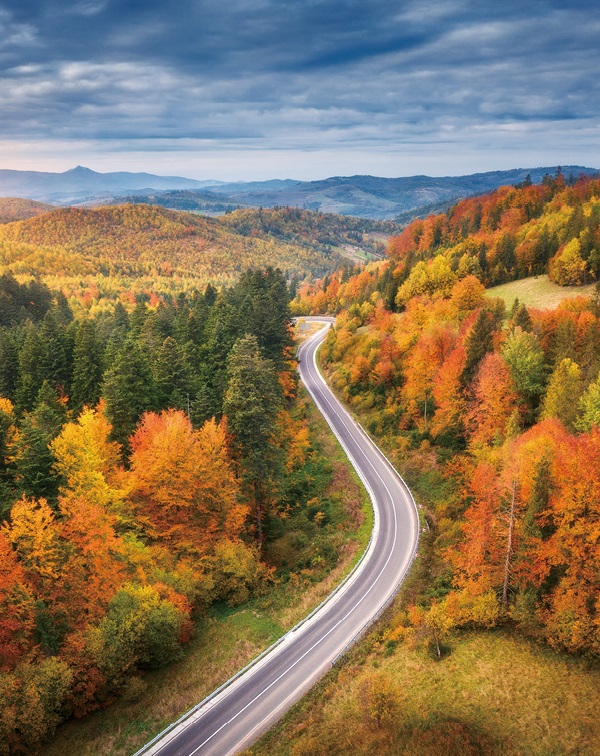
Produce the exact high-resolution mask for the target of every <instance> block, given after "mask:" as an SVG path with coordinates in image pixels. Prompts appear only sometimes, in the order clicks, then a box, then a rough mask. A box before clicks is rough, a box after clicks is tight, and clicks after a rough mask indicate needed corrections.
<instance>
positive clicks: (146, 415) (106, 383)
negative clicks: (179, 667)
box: [0, 269, 360, 753]
mask: <svg viewBox="0 0 600 756" xmlns="http://www.w3.org/2000/svg"><path fill="white" fill-rule="evenodd" d="M0 313H1V314H2V318H3V320H2V327H1V328H0V366H1V373H2V375H1V378H0V397H1V398H0V649H1V650H0V670H1V671H2V676H1V677H0V742H1V743H2V744H3V746H2V747H3V748H4V750H3V751H2V752H6V749H7V748H8V749H9V751H10V753H13V752H14V753H31V752H34V751H36V750H37V749H38V747H39V744H40V742H42V741H43V740H44V739H45V738H46V737H47V736H48V735H49V734H51V733H52V731H53V730H54V728H55V727H56V725H57V723H58V722H60V721H61V719H63V718H64V717H66V716H69V715H71V714H74V715H76V716H81V715H82V714H84V713H85V712H88V711H90V710H93V709H95V708H98V707H99V706H103V705H105V704H106V703H109V702H110V701H111V700H112V699H113V698H114V697H115V696H116V695H118V694H120V693H121V692H123V691H124V690H127V689H128V685H129V682H130V680H131V679H132V678H135V679H138V677H139V673H140V672H143V671H144V670H148V669H154V668H156V667H158V666H161V665H163V664H165V663H166V662H168V661H170V660H172V659H174V658H177V656H178V655H179V653H180V649H181V647H182V644H184V643H185V642H186V640H187V639H188V638H189V637H190V633H191V632H192V628H193V626H192V619H193V618H194V616H196V615H197V614H198V613H201V612H202V611H204V610H205V609H206V608H207V607H208V606H209V605H210V604H212V603H213V602H215V601H222V602H227V603H229V604H231V605H233V604H238V603H240V602H242V601H245V600H247V599H248V597H249V596H252V595H256V594H257V593H260V592H261V591H262V590H264V588H265V586H266V585H268V584H269V582H270V581H271V579H272V577H273V572H274V570H275V569H276V568H277V567H280V566H281V565H283V564H286V563H288V562H293V563H294V564H295V565H299V566H303V567H304V568H305V571H306V574H307V575H309V574H312V573H313V572H314V571H315V569H317V571H318V570H322V569H325V568H327V567H331V566H334V565H335V564H336V563H337V559H338V552H337V550H336V548H337V547H335V546H334V545H333V542H329V541H328V542H327V543H325V540H324V539H325V537H326V534H328V533H329V531H330V530H331V533H334V532H335V530H336V527H337V524H338V523H339V520H337V519H334V520H333V521H332V522H331V523H330V521H329V518H330V509H329V506H330V505H329V504H328V501H327V500H326V499H320V498H319V496H320V493H321V491H322V488H321V486H322V484H323V481H324V480H326V479H327V472H326V470H325V469H324V467H323V463H322V461H320V460H319V459H317V458H315V456H314V453H313V450H312V446H311V441H310V436H309V429H308V428H307V425H306V421H305V420H304V419H303V417H302V414H301V413H300V414H299V413H298V411H297V409H296V407H295V404H294V401H293V399H294V395H295V377H294V373H293V361H291V357H292V355H291V349H290V347H291V339H290V330H289V311H288V293H287V288H286V283H285V280H284V277H283V275H282V274H281V273H280V272H278V271H274V270H273V269H268V270H266V271H264V272H260V271H257V272H253V273H245V274H243V275H242V276H241V278H240V281H239V282H238V283H237V284H236V286H234V287H232V288H230V289H227V290H224V291H223V292H221V293H217V292H216V290H215V289H214V288H212V287H208V288H207V289H206V291H205V292H204V293H203V294H195V295H194V296H192V297H186V296H185V295H184V294H182V295H181V296H180V297H179V298H178V299H177V300H176V302H174V303H171V304H161V305H159V306H157V307H156V308H149V307H148V306H147V305H146V304H144V303H141V304H139V305H138V306H137V307H136V308H135V309H134V310H133V312H132V313H130V314H127V312H126V311H125V309H124V308H123V307H122V306H121V305H117V306H116V308H115V310H114V313H112V314H105V315H103V316H99V317H98V318H96V319H89V318H86V319H79V320H74V319H73V317H72V314H71V311H70V309H69V307H68V304H67V302H66V300H65V298H64V297H63V296H60V295H57V296H53V295H52V294H51V292H50V291H49V290H48V289H47V288H46V287H44V286H43V285H42V284H38V283H34V284H29V285H19V284H18V283H17V282H16V281H15V280H14V279H11V278H10V277H7V276H3V277H1V278H0ZM355 514H356V516H359V514H360V513H355ZM298 530H300V531H301V532H302V538H300V536H294V533H295V532H296V531H298ZM305 531H306V532H305ZM307 533H310V534H311V538H310V539H308V538H307ZM290 538H292V539H293V538H295V539H296V540H295V541H294V540H292V541H291V543H288V545H287V547H284V546H282V545H279V546H278V545H277V544H278V543H279V540H280V539H281V540H282V542H286V539H290ZM296 541H297V544H296V546H293V545H292V544H293V543H295V542H296ZM338 546H339V548H343V544H342V543H339V544H338ZM292 557H293V558H292ZM286 560H287V561H286ZM311 566H312V567H311ZM281 579H282V577H281V575H279V577H278V580H281ZM0 750H1V749H0Z"/></svg>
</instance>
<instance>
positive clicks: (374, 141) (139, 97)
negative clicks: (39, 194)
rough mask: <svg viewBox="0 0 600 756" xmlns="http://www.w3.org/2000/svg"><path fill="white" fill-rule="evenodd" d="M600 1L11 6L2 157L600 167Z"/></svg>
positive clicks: (348, 170)
mask: <svg viewBox="0 0 600 756" xmlns="http://www.w3.org/2000/svg"><path fill="white" fill-rule="evenodd" d="M599 11H600V0H587V2H566V1H565V0H561V1H560V2H559V1H558V0H557V1H556V2H552V1H550V0H518V1H516V2H515V1H514V0H470V1H468V2H462V1H461V0H437V1H436V0H421V1H420V2H405V1H404V0H285V1H284V0H171V1H170V2H169V0H160V2H157V1H156V0H81V1H80V2H71V1H70V0H15V1H14V2H13V1H12V0H9V1H8V2H6V1H5V0H0V77H1V78H0V168H19V169H37V170H52V171H62V170H66V169H68V168H72V167H74V166H75V165H77V164H81V165H85V166H88V167H90V168H93V169H94V170H98V171H112V170H133V171H138V170H145V171H149V172H151V173H160V174H171V175H184V176H189V177H193V178H201V179H202V178H217V179H225V180H233V179H266V178H287V177H291V178H298V179H311V178H314V179H318V178H324V177H326V176H331V175H351V174H355V173H369V174H373V175H380V176H407V175H413V174H417V173H425V174H429V175H457V174H464V173H473V172H476V171H485V170H495V169H504V168H515V167H533V166H540V165H548V166H553V165H557V164H561V165H567V164H579V165H585V166H591V167H600V120H599V116H600V96H599V89H600V77H599V72H600V43H599V42H600V12H599Z"/></svg>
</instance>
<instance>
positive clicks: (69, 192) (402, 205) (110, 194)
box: [0, 165, 599, 221]
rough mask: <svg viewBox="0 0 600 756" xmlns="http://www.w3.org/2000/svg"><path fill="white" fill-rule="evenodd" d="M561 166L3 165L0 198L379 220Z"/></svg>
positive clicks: (573, 168) (568, 169)
mask: <svg viewBox="0 0 600 756" xmlns="http://www.w3.org/2000/svg"><path fill="white" fill-rule="evenodd" d="M556 170H557V169H556V167H555V166H552V167H540V168H516V169H513V170H509V171H491V172H488V173H474V174H471V175H468V176H442V177H431V176H409V177H404V178H382V177H378V176H334V177H331V178H327V179H324V180H322V181H294V180H293V179H284V180H280V179H273V180H270V181H250V182H235V183H225V182H220V181H215V180H206V181H197V180H195V179H187V178H181V177H178V176H155V175H152V174H150V173H127V172H118V173H97V172H96V171H92V170H90V169H89V168H83V167H82V166H77V168H73V169H71V170H69V171H65V172H64V173H42V172H38V171H13V170H0V196H6V197H8V196H11V197H25V198H28V199H34V200H42V201H45V202H54V203H57V204H63V205H75V204H99V203H107V204H121V203H124V202H136V203H141V202H143V203H151V204H158V205H162V206H163V207H169V208H172V209H177V210H191V211H196V212H202V213H221V212H224V211H226V210H230V209H235V208H236V207H276V206H280V207H281V206H287V207H299V208H304V209H307V210H319V211H321V212H327V213H338V214H340V215H351V216H356V217H363V218H373V219H381V220H387V219H395V218H399V219H400V220H402V221H404V220H409V219H410V217H414V216H415V215H418V214H419V211H420V210H421V209H425V208H428V209H429V210H428V211H429V212H433V211H434V209H435V210H440V209H444V207H447V206H449V205H450V204H452V203H453V202H454V201H456V200H458V199H461V198H463V197H468V196H472V195H477V194H484V193H486V192H490V191H492V190H494V189H497V188H498V187H499V186H503V185H506V184H518V183H520V182H522V181H524V180H525V178H526V177H527V176H530V178H531V180H532V181H533V183H539V182H540V181H541V180H542V179H543V177H544V175H546V174H554V173H555V172H556ZM562 172H563V173H564V174H565V175H566V176H569V175H571V174H572V175H573V176H574V177H577V176H579V175H581V174H597V173H598V172H599V171H598V169H597V168H586V167H584V166H579V165H567V166H563V167H562Z"/></svg>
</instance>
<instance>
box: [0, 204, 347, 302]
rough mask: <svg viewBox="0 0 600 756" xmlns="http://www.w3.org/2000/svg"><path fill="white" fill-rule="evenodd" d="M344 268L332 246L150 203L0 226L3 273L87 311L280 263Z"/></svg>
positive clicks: (301, 271) (297, 270)
mask: <svg viewBox="0 0 600 756" xmlns="http://www.w3.org/2000/svg"><path fill="white" fill-rule="evenodd" d="M341 262H342V258H341V257H340V256H339V255H338V253H337V252H336V251H334V250H332V249H330V248H326V247H323V246H322V247H321V248H319V249H316V248H314V247H311V246H310V245H309V244H302V245H301V244H297V243H296V244H294V243H289V242H285V241H281V240H275V239H273V238H271V237H269V236H268V235H263V236H262V237H260V238H258V237H255V236H253V235H251V234H250V235H244V234H242V233H238V232H236V230H235V229H233V228H229V227H228V226H226V225H225V224H223V223H222V222H221V221H220V220H218V219H212V218H205V217H201V216H198V215H192V214H190V213H180V212H175V211H172V210H166V209H164V208H160V207H156V206H150V205H119V206H111V207H102V208H96V209H90V208H61V209H57V210H54V211H53V212H50V213H46V214H44V215H41V216H38V217H35V218H30V219H28V220H23V221H19V222H15V223H8V224H6V225H4V226H2V227H0V271H1V272H8V271H10V272H12V273H14V274H15V275H24V276H31V275H33V276H39V277H41V279H42V280H44V281H45V282H46V283H48V285H50V286H51V288H54V289H62V290H63V291H64V292H65V294H66V295H67V296H68V297H70V298H73V299H74V300H75V301H77V300H81V299H86V302H87V305H86V306H91V305H92V304H95V303H97V302H98V301H99V300H101V299H114V298H116V297H120V298H123V296H129V297H132V296H135V295H138V294H147V295H151V294H152V293H155V294H176V293H179V292H180V291H185V290H190V289H194V288H203V287H204V286H205V285H206V284H207V283H209V282H210V283H212V284H215V285H227V284H230V283H232V282H233V281H235V280H236V279H237V278H238V276H239V274H240V273H241V272H242V271H243V270H246V269H247V268H261V267H262V268H264V267H266V266H268V265H272V266H275V267H279V268H281V270H283V271H284V272H285V273H286V274H287V275H289V276H291V275H296V276H298V277H300V278H304V277H305V276H306V275H307V274H312V275H324V274H325V273H327V272H330V271H332V270H333V269H334V268H336V267H338V266H339V265H340V263H341ZM123 292H125V293H126V294H124V293H123ZM92 300H93V301H92Z"/></svg>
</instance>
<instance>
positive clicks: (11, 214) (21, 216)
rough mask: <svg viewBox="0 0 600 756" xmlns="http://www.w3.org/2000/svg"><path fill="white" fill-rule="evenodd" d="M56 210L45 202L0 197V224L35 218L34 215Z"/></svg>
mask: <svg viewBox="0 0 600 756" xmlns="http://www.w3.org/2000/svg"><path fill="white" fill-rule="evenodd" d="M55 209H56V208H55V207H54V205H48V204H46V203H45V202H36V201H35V200H28V199H22V198H20V197H0V223H12V222H13V221H19V220H26V219H27V218H35V216H36V215H42V214H43V213H49V212H51V211H52V210H55Z"/></svg>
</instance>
